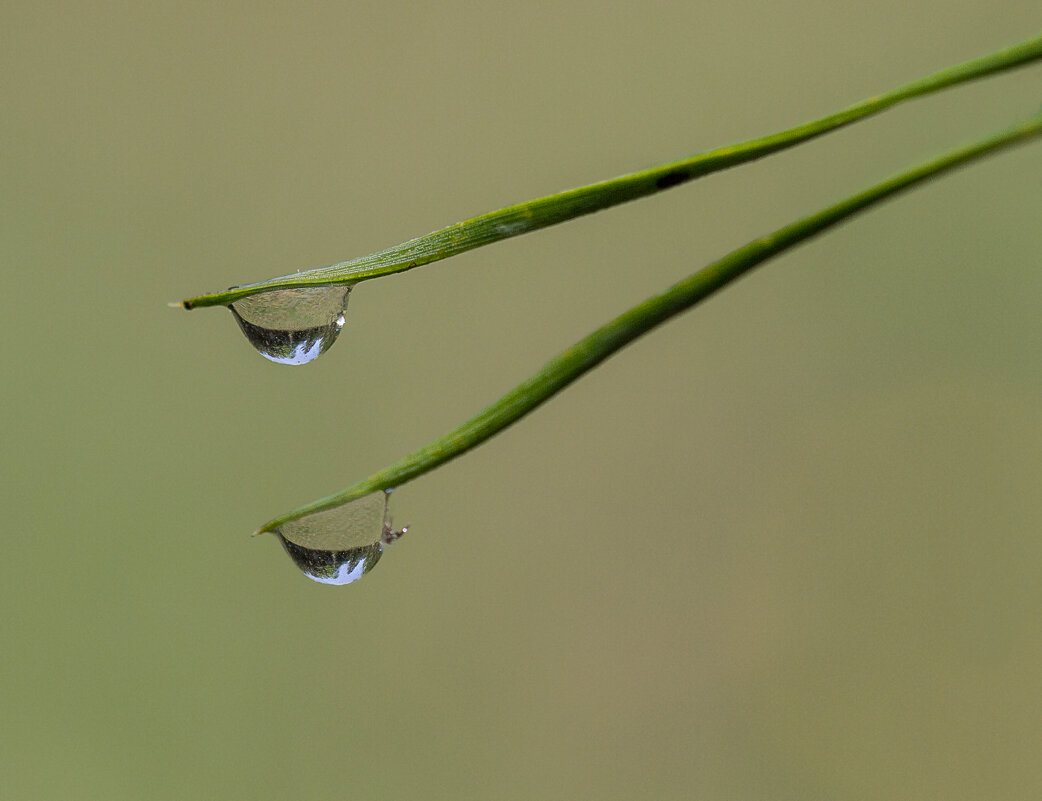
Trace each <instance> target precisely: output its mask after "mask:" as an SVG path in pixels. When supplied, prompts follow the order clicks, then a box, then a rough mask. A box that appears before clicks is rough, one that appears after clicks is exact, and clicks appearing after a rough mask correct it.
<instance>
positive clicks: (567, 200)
mask: <svg viewBox="0 0 1042 801" xmlns="http://www.w3.org/2000/svg"><path fill="white" fill-rule="evenodd" d="M1039 60H1042V37H1036V38H1034V39H1029V40H1027V41H1025V42H1022V43H1020V44H1017V45H1014V46H1013V47H1009V48H1005V49H1003V50H999V51H996V52H994V53H991V54H989V55H987V56H983V57H981V58H977V59H974V60H972V61H967V62H966V63H964V64H959V65H957V66H955V67H950V68H948V69H945V70H941V71H940V72H935V73H933V74H932V75H928V76H926V77H925V78H921V79H919V80H917V81H913V82H912V83H908V84H904V85H903V86H899V87H897V88H896V89H894V90H892V91H890V92H887V93H886V94H882V95H877V96H875V97H871V98H868V99H866V100H863V101H861V102H860V103H856V104H855V105H853V106H850V107H848V108H845V109H843V110H842V111H838V112H836V113H835V114H830V115H828V116H827V117H822V118H821V119H818V120H814V121H812V122H808V123H805V124H803V125H798V126H796V127H795V128H789V129H787V130H785V131H781V132H779V133H775V134H771V135H770V136H764V137H760V138H758V139H750V140H748V141H745V142H740V143H738V144H733V145H728V146H725V147H721V148H717V149H715V150H709V151H706V152H704V153H699V154H697V155H695V156H691V157H689V158H685V159H681V160H679V161H673V162H669V163H667V164H661V165H659V166H657V167H651V168H650V169H647V170H642V171H640V172H635V173H630V174H629V175H623V176H620V177H618V178H612V179H610V180H607V181H601V182H599V183H595V184H590V185H588V186H584V187H580V188H578V189H571V190H568V191H565V192H559V193H557V194H553V195H547V196H546V197H541V198H537V199H535V200H531V201H528V202H526V203H520V204H518V205H515V206H508V207H507V208H504V209H499V210H498V211H493V212H490V213H488V214H483V215H481V216H479V217H474V218H473V219H470V220H465V221H463V222H459V223H456V224H455V225H450V226H449V227H447V228H442V229H440V230H438V231H434V232H432V233H429V234H426V235H425V236H421V237H418V238H416V239H411V240H409V241H407V242H403V243H401V244H399V245H395V246H394V247H391V248H388V249H387V250H382V251H379V252H378V253H373V254H371V255H369V256H363V257H361V258H357V259H352V260H350V261H345V262H341V263H339V264H334V265H332V266H330V267H320V268H317V269H314V270H306V271H304V272H298V273H294V274H292V275H286V276H282V277H279V278H272V279H270V280H268V281H263V282H260V283H255V284H247V285H245V286H241V287H236V288H234V289H229V290H226V291H223V292H214V293H212V294H208V295H201V296H199V297H196V298H189V299H188V300H184V301H182V303H181V306H183V307H184V308H186V309H193V308H200V307H204V306H227V305H228V304H230V303H232V302H234V301H236V300H239V299H241V298H244V297H248V296H250V295H256V294H259V293H261V292H265V291H268V290H272V289H284V288H289V287H300V286H316V285H328V284H355V283H358V282H360V281H366V280H369V279H371V278H379V277H381V276H385V275H392V274H394V273H399V272H403V271H405V270H411V269H413V268H414V267H419V266H421V265H423V264H429V263H431V262H434V261H439V260H440V259H446V258H449V257H450V256H455V255H457V254H459V253H463V252H465V251H467V250H473V249H474V248H478V247H481V246H483V245H490V244H492V243H493V242H499V241H501V240H503V239H508V238H510V237H514V236H518V235H520V234H524V233H528V232H530V231H536V230H538V229H540V228H546V227H547V226H550V225H555V224H556V223H560V222H564V221H566V220H571V219H574V218H576V217H580V216H582V215H584V214H590V213H592V212H595V211H600V210H601V209H606V208H609V207H611V206H616V205H618V204H620V203H625V202H627V201H630V200H635V199H637V198H641V197H646V196H648V195H652V194H655V193H656V192H661V191H663V190H665V189H670V188H672V187H674V186H678V185H680V184H683V183H686V182H688V181H691V180H693V179H695V178H699V177H701V176H703V175H708V174H709V173H713V172H717V171H719V170H724V169H727V168H728V167H734V166H737V165H739V164H744V163H746V162H749V161H753V160H755V159H759V158H762V157H764V156H767V155H770V154H771V153H776V152H778V151H780V150H785V149H786V148H790V147H793V146H795V145H798V144H800V143H802V142H806V141H808V140H810V139H814V138H816V137H818V136H822V135H824V134H826V133H829V132H831V131H835V130H837V129H839V128H843V127H845V126H847V125H850V124H852V123H854V122H857V121H859V120H863V119H865V118H866V117H870V116H872V115H874V114H878V113H879V112H881V111H884V110H885V109H888V108H890V107H891V106H894V105H896V104H898V103H901V102H902V101H905V100H909V99H912V98H916V97H922V96H924V95H928V94H931V93H933V92H937V91H940V90H942V89H946V88H948V87H952V86H956V85H958V84H962V83H965V82H967V81H972V80H976V79H978V78H983V77H986V76H988V75H992V74H995V73H998V72H1003V71H1006V70H1010V69H1014V68H1017V67H1021V66H1025V65H1028V64H1031V63H1034V62H1036V61H1039Z"/></svg>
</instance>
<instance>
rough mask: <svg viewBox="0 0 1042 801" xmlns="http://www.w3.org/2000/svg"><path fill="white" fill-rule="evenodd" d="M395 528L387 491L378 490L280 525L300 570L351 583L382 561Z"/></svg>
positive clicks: (328, 581)
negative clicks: (388, 514) (388, 515)
mask: <svg viewBox="0 0 1042 801" xmlns="http://www.w3.org/2000/svg"><path fill="white" fill-rule="evenodd" d="M402 533H404V529H403V531H401V532H395V531H392V530H391V525H390V522H389V521H388V518H387V493H386V492H382V491H378V492H372V493H370V494H369V495H365V496H363V497H361V498H359V499H358V500H355V501H351V502H350V503H347V504H345V505H343V506H338V507H336V508H334V509H327V510H325V511H323V512H315V513H314V514H310V515H306V516H304V517H301V518H299V519H297V520H291V521H290V522H288V523H284V524H283V525H281V526H280V527H279V528H277V529H275V531H274V534H275V535H276V536H277V537H278V538H279V541H280V542H281V543H282V547H283V548H285V549H286V553H288V554H289V556H290V558H291V559H292V560H293V561H294V562H295V563H296V565H297V567H299V568H300V570H301V572H302V573H303V574H304V575H305V576H307V577H308V578H309V579H312V580H313V581H317V582H319V583H321V584H337V585H340V584H350V583H351V582H353V581H357V580H358V579H360V578H361V577H362V576H364V575H365V574H366V573H368V572H369V571H370V570H372V569H373V567H374V566H375V565H376V563H377V562H378V561H380V557H381V556H382V555H383V550H384V546H385V545H386V544H387V543H389V542H393V541H394V540H395V539H397V538H398V537H399V536H401V534H402Z"/></svg>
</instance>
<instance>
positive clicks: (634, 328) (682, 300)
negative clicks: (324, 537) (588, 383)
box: [257, 113, 1042, 534]
mask: <svg viewBox="0 0 1042 801" xmlns="http://www.w3.org/2000/svg"><path fill="white" fill-rule="evenodd" d="M1039 136H1042V113H1040V114H1038V115H1036V116H1034V117H1031V118H1030V119H1028V120H1026V121H1025V122H1023V123H1021V124H1019V125H1017V126H1014V127H1013V128H1010V129H1007V130H1005V131H1002V132H1001V133H998V134H995V135H993V136H990V137H988V138H986V139H982V140H980V141H978V142H976V143H974V144H971V145H967V146H964V147H960V148H957V149H954V150H951V151H949V152H947V153H945V154H944V155H942V156H939V157H938V158H935V159H932V160H930V161H927V162H924V163H923V164H920V165H919V166H917V167H914V168H912V169H910V170H908V171H906V172H903V173H900V174H899V175H895V176H893V177H891V178H889V179H887V180H885V181H883V182H882V183H879V184H876V185H875V186H873V187H871V188H870V189H866V190H865V191H863V192H860V193H858V194H856V195H852V196H850V197H848V198H846V199H845V200H843V201H841V202H839V203H837V204H835V205H833V206H829V207H828V208H826V209H823V210H822V211H819V212H817V213H816V214H812V215H810V216H808V217H804V218H802V219H800V220H797V221H796V222H794V223H792V224H790V225H787V226H785V227H784V228H780V229H778V230H777V231H775V232H773V233H771V234H768V235H767V236H763V237H760V238H759V239H755V240H753V241H752V242H749V243H748V244H747V245H745V246H743V247H741V248H739V249H738V250H735V251H732V252H731V253H729V254H728V255H726V256H724V257H723V258H722V259H719V260H718V261H715V262H713V263H712V264H710V265H709V266H707V267H705V268H704V269H702V270H700V271H699V272H697V273H695V274H693V275H691V276H689V277H688V278H686V279H684V280H683V281H680V282H679V283H677V284H674V285H673V286H672V287H670V288H669V289H667V290H666V291H665V292H663V293H661V294H659V295H655V296H654V297H651V298H649V299H648V300H646V301H644V302H643V303H640V304H638V305H637V306H634V307H633V308H631V309H630V310H628V311H626V312H625V313H623V314H622V315H620V316H619V317H616V318H615V319H614V320H612V321H611V322H609V323H607V324H606V325H604V326H602V327H601V328H598V329H597V330H596V331H594V332H593V333H591V334H589V335H588V336H586V337H584V338H583V339H581V340H580V341H578V342H576V343H575V344H574V345H572V346H571V347H570V348H568V349H567V350H565V351H564V352H563V353H561V354H559V355H558V356H557V357H556V358H554V359H553V360H551V361H550V362H548V363H547V364H546V365H544V367H543V368H542V369H541V370H539V372H537V373H536V374H535V375H533V376H532V377H531V378H529V379H528V380H526V381H524V382H523V383H521V384H519V385H518V386H517V387H515V388H514V389H513V390H511V391H510V392H508V393H507V394H506V395H504V396H503V397H501V398H500V399H499V400H497V401H496V402H495V403H493V404H492V405H491V406H489V407H488V408H486V409H485V410H483V411H482V412H480V413H479V414H477V415H475V416H474V417H472V418H471V419H470V420H467V421H466V422H465V423H463V424H462V425H461V426H459V427H458V428H456V429H454V430H452V431H450V432H449V433H448V434H446V435H445V436H443V437H441V438H439V439H437V440H435V441H434V442H432V443H430V444H429V445H427V446H426V447H423V448H420V449H419V450H418V451H415V452H414V453H411V454H409V455H408V456H406V457H404V458H403V459H401V460H399V461H397V462H395V463H394V464H392V465H390V466H389V467H386V468H384V469H383V470H380V471H379V472H377V473H374V474H373V475H371V476H369V477H368V478H366V479H364V480H363V481H360V482H358V483H357V484H355V485H353V486H351V487H348V488H347V489H345V490H343V491H342V492H339V493H337V494H335V495H331V496H329V497H327V498H323V499H321V500H318V501H315V502H314V503H311V504H308V505H307V506H302V507H300V508H299V509H295V510H293V511H292V512H289V513H287V514H285V515H282V516H281V517H278V518H276V519H274V520H271V521H269V522H268V523H266V524H264V526H262V527H261V528H260V529H259V530H258V532H257V533H258V534H259V533H262V532H265V531H272V530H274V529H275V528H278V527H279V526H280V525H282V524H283V523H286V522H288V521H290V520H295V519H297V518H300V517H303V516H305V515H307V514H310V513H312V512H318V511H322V510H325V509H331V508H333V507H336V506H340V505H342V504H345V503H348V502H350V501H352V500H355V499H356V498H360V497H362V496H364V495H368V494H369V493H371V492H375V491H376V490H382V489H390V488H392V487H397V486H401V485H402V484H404V483H406V482H407V481H411V480H412V479H414V478H417V477H418V476H421V475H423V474H424V473H427V472H429V471H431V470H433V469H434V468H436V467H438V466H439V465H442V464H444V463H445V462H448V461H450V460H451V459H455V458H456V457H457V456H460V455H461V454H463V453H465V452H467V451H468V450H470V449H471V448H474V447H476V446H478V445H480V444H481V443H483V442H485V441H486V440H488V439H489V438H490V437H492V436H494V435H495V434H497V433H499V432H500V431H502V430H503V429H504V428H506V427H507V426H509V425H511V424H512V423H514V422H516V421H517V420H519V419H520V418H522V417H524V416H525V415H526V414H528V413H529V412H531V411H532V410H533V409H535V408H537V407H538V406H539V405H541V404H542V403H544V402H545V401H547V400H548V399H550V398H551V397H553V396H554V395H555V394H557V393H558V392H560V391H561V390H563V389H564V388H565V387H567V386H568V385H569V384H570V383H571V382H572V381H575V380H576V379H577V378H579V376H581V375H583V374H584V373H586V372H587V371H588V370H591V369H593V368H594V367H596V366H597V365H598V364H600V363H601V362H602V361H604V360H605V359H606V358H608V357H609V356H611V355H612V354H614V353H616V352H617V351H618V350H620V349H621V348H623V347H624V346H626V345H628V344H629V343H630V342H633V341H634V340H635V339H637V338H638V337H640V336H641V335H643V334H645V333H647V332H648V331H650V330H651V329H653V328H655V327H656V326H658V325H661V324H662V323H664V322H665V321H666V320H668V319H670V318H671V317H673V316H675V315H677V314H679V313H680V312H683V311H685V310H687V309H689V308H691V307H692V306H694V305H695V304H696V303H698V302H699V301H701V300H704V299H705V298H707V297H709V296H710V295H712V294H713V293H714V292H717V291H719V290H720V289H722V288H723V287H725V286H727V285H728V284H729V283H731V282H732V281H734V280H736V279H737V278H739V277H741V276H742V275H745V274H746V273H747V272H749V271H750V270H752V269H753V268H754V267H756V266H758V265H760V264H762V263H763V262H765V261H767V260H768V259H770V258H771V257H773V256H776V255H778V254H780V253H783V252H784V251H786V250H788V249H789V248H792V247H794V246H795V245H798V244H799V243H801V242H804V241H806V240H807V239H810V238H811V237H813V236H816V235H817V234H820V233H822V232H823V231H826V230H827V229H829V228H831V227H833V226H835V225H837V224H838V223H841V222H843V221H844V220H846V219H848V218H850V217H852V216H854V215H855V214H857V213H859V212H861V211H864V210H865V209H868V208H870V207H872V206H874V205H876V204H878V203H880V202H882V201H884V200H886V199H888V198H890V197H893V196H894V195H896V194H898V193H900V192H903V191H905V190H907V189H910V188H911V187H914V186H916V185H917V184H920V183H922V182H924V181H927V180H929V179H931V178H935V177H937V176H939V175H941V174H943V173H946V172H949V171H950V170H953V169H955V168H956V167H960V166H962V165H964V164H967V163H969V162H971V161H974V160H976V159H979V158H982V157H984V156H986V155H988V154H991V153H995V152H997V151H1000V150H1003V149H1005V148H1008V147H1011V146H1013V145H1016V144H1018V143H1022V142H1025V141H1028V140H1030V139H1034V138H1036V137H1039Z"/></svg>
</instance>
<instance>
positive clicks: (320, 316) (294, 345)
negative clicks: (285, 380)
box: [228, 284, 351, 364]
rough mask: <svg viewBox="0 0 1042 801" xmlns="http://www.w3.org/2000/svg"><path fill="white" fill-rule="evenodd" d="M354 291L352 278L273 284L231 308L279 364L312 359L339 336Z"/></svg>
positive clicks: (265, 354)
mask: <svg viewBox="0 0 1042 801" xmlns="http://www.w3.org/2000/svg"><path fill="white" fill-rule="evenodd" d="M350 294H351V286H350V285H347V284H341V285H338V286H303V287H293V288H292V289H273V290H270V291H268V292H263V293H261V294H259V295H250V296H249V297H246V298H242V299H240V300H237V301H235V302H234V303H233V304H231V305H230V306H229V307H228V308H229V309H230V310H231V312H232V314H233V315H235V320H236V322H238V324H239V327H240V328H241V329H242V332H243V333H244V334H245V335H246V338H247V339H248V340H249V341H250V344H252V345H253V347H254V348H256V349H257V352H258V353H259V354H260V355H261V356H263V357H264V358H266V359H270V360H271V361H273V362H277V363H278V364H307V363H308V362H312V361H314V360H315V359H317V358H318V357H319V356H321V355H322V354H323V353H325V352H326V351H327V350H329V348H330V346H331V345H332V344H333V343H334V342H335V341H336V338H337V336H338V335H339V334H340V329H341V328H343V327H344V312H345V311H346V310H347V298H348V295H350Z"/></svg>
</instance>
